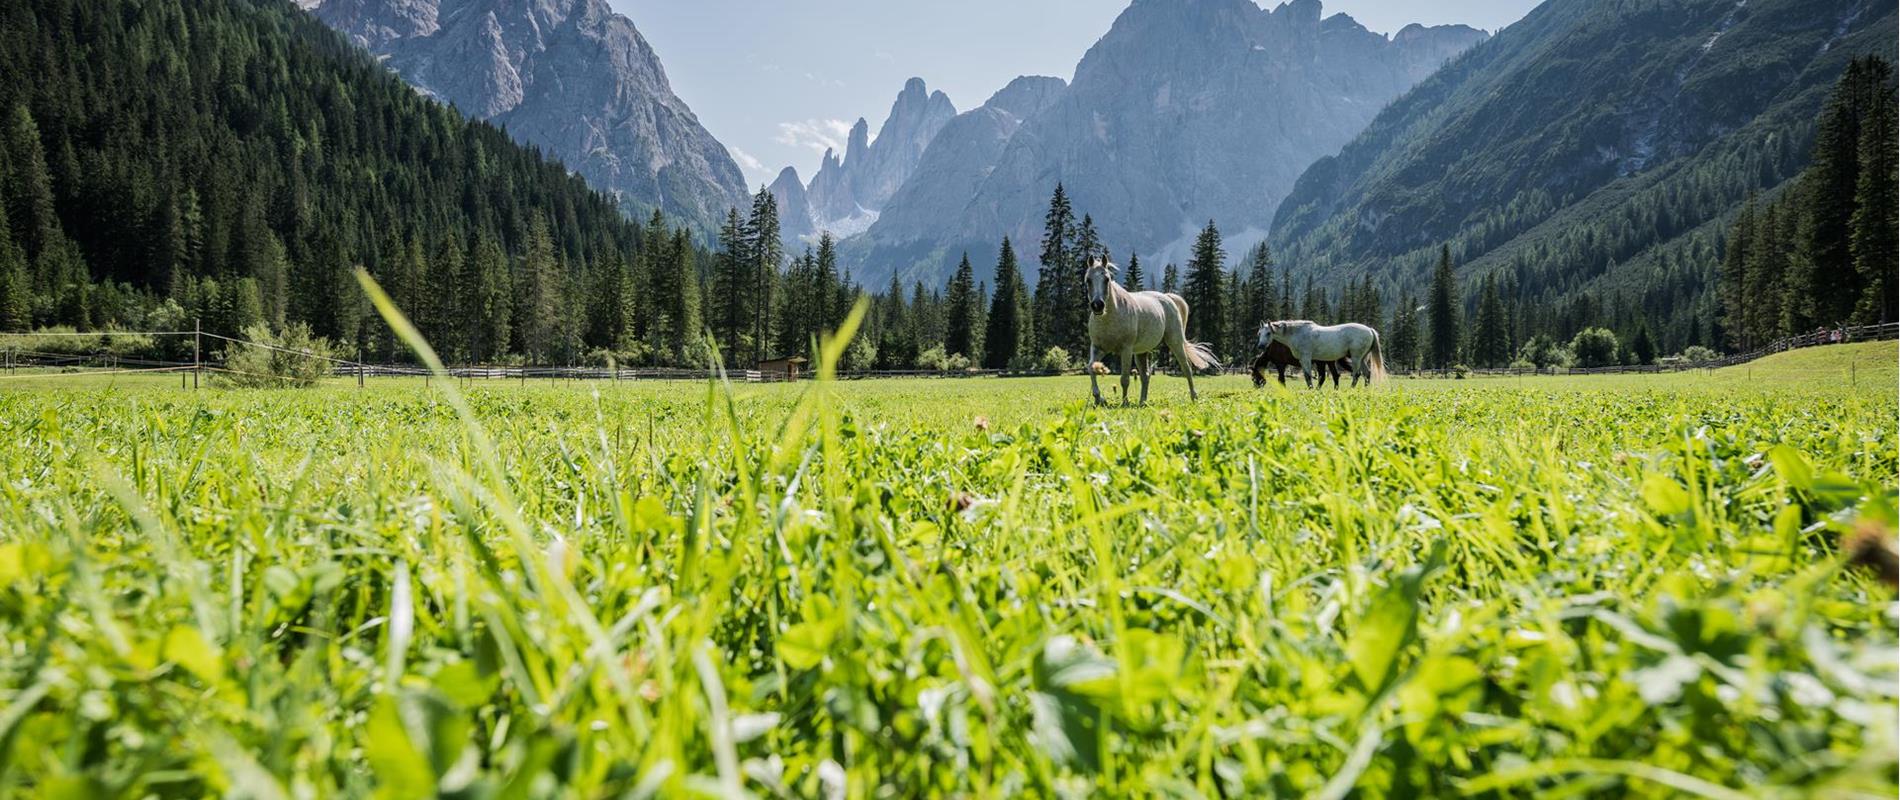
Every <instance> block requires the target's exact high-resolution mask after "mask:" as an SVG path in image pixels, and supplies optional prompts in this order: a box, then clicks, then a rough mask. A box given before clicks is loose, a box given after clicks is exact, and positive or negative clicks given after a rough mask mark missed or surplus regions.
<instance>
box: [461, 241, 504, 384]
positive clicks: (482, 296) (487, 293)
mask: <svg viewBox="0 0 1900 800" xmlns="http://www.w3.org/2000/svg"><path fill="white" fill-rule="evenodd" d="M468 268H469V273H470V274H469V277H468V278H467V279H466V280H464V281H463V285H464V286H466V287H467V288H468V289H469V312H470V313H469V314H468V317H467V320H468V322H469V323H470V330H469V337H468V341H469V357H471V358H473V359H475V360H476V361H478V362H487V361H493V360H496V359H499V358H501V357H502V356H503V355H506V354H507V352H508V346H509V342H510V341H511V340H512V339H513V337H514V303H513V284H514V280H513V278H512V277H511V276H510V274H509V270H508V257H507V256H506V255H505V254H504V253H503V252H502V249H501V245H500V244H498V243H496V242H495V240H494V239H492V238H490V237H489V236H488V235H487V233H485V232H483V233H479V234H477V237H476V240H475V247H474V248H473V249H472V252H471V254H470V257H469V259H468Z"/></svg>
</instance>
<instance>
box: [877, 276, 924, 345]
mask: <svg viewBox="0 0 1900 800" xmlns="http://www.w3.org/2000/svg"><path fill="white" fill-rule="evenodd" d="M880 303H881V305H882V311H881V312H880V313H879V315H878V316H879V317H880V320H879V331H878V342H877V360H878V364H879V365H880V366H881V367H882V368H884V369H910V367H911V365H913V364H915V363H916V362H917V339H916V327H915V325H914V324H913V323H912V322H911V320H910V315H909V314H907V313H906V309H905V307H904V286H903V284H900V283H898V281H897V273H894V272H893V273H891V286H890V288H889V289H886V290H885V291H884V297H883V298H881V299H880Z"/></svg>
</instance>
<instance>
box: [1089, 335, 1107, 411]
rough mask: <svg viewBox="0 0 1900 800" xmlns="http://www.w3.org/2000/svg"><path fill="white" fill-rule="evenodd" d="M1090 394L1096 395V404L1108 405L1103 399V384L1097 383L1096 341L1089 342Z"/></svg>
mask: <svg viewBox="0 0 1900 800" xmlns="http://www.w3.org/2000/svg"><path fill="white" fill-rule="evenodd" d="M1089 394H1091V395H1094V396H1095V404H1096V405H1098V406H1105V405H1108V403H1107V401H1104V400H1103V399H1102V387H1101V384H1099V383H1097V382H1096V380H1095V343H1094V342H1089Z"/></svg>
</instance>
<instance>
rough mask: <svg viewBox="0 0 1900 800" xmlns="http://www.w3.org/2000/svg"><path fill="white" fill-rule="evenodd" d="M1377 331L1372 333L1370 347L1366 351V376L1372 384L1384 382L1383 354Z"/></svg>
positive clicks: (1382, 346)
mask: <svg viewBox="0 0 1900 800" xmlns="http://www.w3.org/2000/svg"><path fill="white" fill-rule="evenodd" d="M1380 342H1381V340H1380V337H1379V332H1378V331H1373V332H1372V347H1370V348H1368V349H1367V350H1366V375H1367V377H1369V378H1371V379H1372V381H1373V382H1375V383H1376V382H1378V381H1383V380H1385V352H1384V345H1382V344H1381V343H1380Z"/></svg>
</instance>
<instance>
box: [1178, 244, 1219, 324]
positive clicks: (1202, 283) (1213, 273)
mask: <svg viewBox="0 0 1900 800" xmlns="http://www.w3.org/2000/svg"><path fill="white" fill-rule="evenodd" d="M1226 270H1227V252H1226V251H1225V250H1222V249H1221V236H1220V229H1218V228H1216V227H1214V221H1213V220H1211V219H1210V220H1208V221H1207V227H1205V228H1202V229H1201V233H1200V235H1199V236H1197V237H1195V239H1194V253H1193V257H1192V258H1190V259H1188V266H1187V285H1186V286H1184V287H1182V292H1181V296H1182V297H1185V298H1187V302H1188V324H1187V336H1188V338H1189V339H1192V340H1194V341H1203V342H1214V343H1216V345H1218V344H1220V343H1223V342H1225V341H1227V336H1226V333H1227V332H1226V330H1224V328H1223V326H1224V325H1225V323H1226V321H1227V310H1226V307H1225V304H1224V303H1223V302H1222V301H1223V300H1224V299H1225V297H1224V296H1225V295H1226V293H1227V276H1226Z"/></svg>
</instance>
